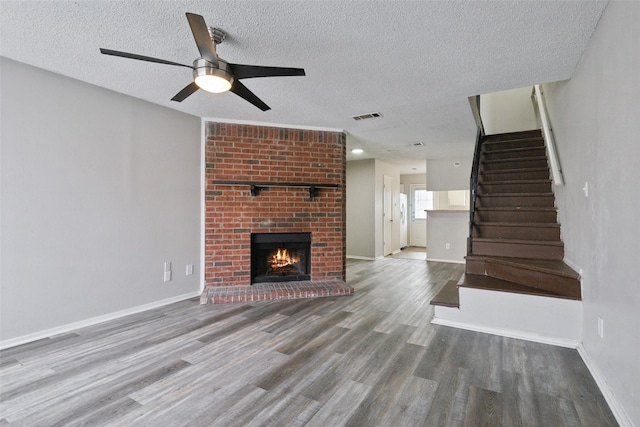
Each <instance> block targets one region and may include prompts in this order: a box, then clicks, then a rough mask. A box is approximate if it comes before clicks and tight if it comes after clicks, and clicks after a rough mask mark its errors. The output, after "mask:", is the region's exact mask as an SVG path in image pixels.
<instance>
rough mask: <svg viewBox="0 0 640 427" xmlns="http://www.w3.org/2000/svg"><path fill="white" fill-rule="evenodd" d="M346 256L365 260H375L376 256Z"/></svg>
mask: <svg viewBox="0 0 640 427" xmlns="http://www.w3.org/2000/svg"><path fill="white" fill-rule="evenodd" d="M347 258H350V259H362V260H365V261H375V260H376V259H377V258H372V257H368V256H358V255H347Z"/></svg>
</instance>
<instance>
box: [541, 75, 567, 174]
mask: <svg viewBox="0 0 640 427" xmlns="http://www.w3.org/2000/svg"><path fill="white" fill-rule="evenodd" d="M534 93H535V96H536V103H537V104H538V105H537V106H538V113H539V114H540V122H541V125H542V134H543V136H544V141H545V147H546V148H547V156H548V157H549V167H550V168H551V179H553V183H554V184H555V185H558V186H559V185H564V179H563V178H562V168H561V167H560V162H559V161H558V154H557V153H556V143H555V140H554V139H553V133H552V132H551V123H550V122H549V115H548V114H547V108H546V106H545V103H544V96H543V93H542V88H541V87H540V85H535V86H534Z"/></svg>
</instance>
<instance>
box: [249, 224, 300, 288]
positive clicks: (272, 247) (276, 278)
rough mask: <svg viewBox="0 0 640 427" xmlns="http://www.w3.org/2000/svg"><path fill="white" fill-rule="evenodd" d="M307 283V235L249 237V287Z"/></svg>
mask: <svg viewBox="0 0 640 427" xmlns="http://www.w3.org/2000/svg"><path fill="white" fill-rule="evenodd" d="M301 280H311V233H252V234H251V283H252V284H253V283H264V282H290V281H301Z"/></svg>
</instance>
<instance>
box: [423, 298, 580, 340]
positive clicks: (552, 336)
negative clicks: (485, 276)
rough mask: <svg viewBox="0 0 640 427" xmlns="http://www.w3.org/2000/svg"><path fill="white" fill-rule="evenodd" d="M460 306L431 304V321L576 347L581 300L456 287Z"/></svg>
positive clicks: (437, 323)
mask: <svg viewBox="0 0 640 427" xmlns="http://www.w3.org/2000/svg"><path fill="white" fill-rule="evenodd" d="M458 292H459V298H460V307H459V308H455V307H445V306H440V305H436V306H434V313H435V314H434V317H433V320H432V321H431V323H433V324H436V325H443V326H451V327H455V328H460V329H467V330H471V331H476V332H484V333H488V334H493V335H499V336H504V337H510V338H516V339H523V340H527V341H534V342H540V343H544V344H551V345H557V346H562V347H568V348H577V347H578V346H579V344H580V336H581V333H582V301H579V300H573V299H565V298H552V297H545V296H539V295H528V294H516V293H510V292H500V291H493V290H486V289H476V288H467V287H458Z"/></svg>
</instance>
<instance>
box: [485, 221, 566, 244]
mask: <svg viewBox="0 0 640 427" xmlns="http://www.w3.org/2000/svg"><path fill="white" fill-rule="evenodd" d="M473 236H474V237H487V238H498V239H517V240H541V241H555V242H559V241H560V228H559V227H509V226H487V225H476V226H474V227H473Z"/></svg>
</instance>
